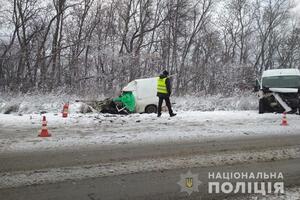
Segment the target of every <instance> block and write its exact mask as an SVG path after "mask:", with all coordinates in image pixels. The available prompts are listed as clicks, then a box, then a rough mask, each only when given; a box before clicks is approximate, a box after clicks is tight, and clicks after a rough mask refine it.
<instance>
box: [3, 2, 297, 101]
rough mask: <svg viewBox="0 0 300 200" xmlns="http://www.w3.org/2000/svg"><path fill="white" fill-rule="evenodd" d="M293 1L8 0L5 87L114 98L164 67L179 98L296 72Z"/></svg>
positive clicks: (245, 87)
mask: <svg viewBox="0 0 300 200" xmlns="http://www.w3.org/2000/svg"><path fill="white" fill-rule="evenodd" d="M292 7H293V2H289V1H286V0H166V1H160V0H106V1H104V0H68V1H67V0H48V1H44V0H4V1H2V3H1V4H0V11H1V14H0V30H1V34H0V91H3V92H7V91H14V92H19V91H20V92H24V93H26V92H30V91H36V90H39V91H45V92H51V91H55V90H56V89H57V88H66V89H68V90H69V91H72V92H75V93H80V94H85V93H87V92H97V93H99V94H111V93H112V92H113V91H116V90H118V89H120V87H122V86H124V84H126V83H128V82H129V81H131V80H133V79H136V78H146V77H153V76H157V75H158V74H159V73H160V72H161V71H162V70H164V69H166V70H168V71H169V72H170V74H176V75H175V76H174V77H173V78H172V81H173V88H174V91H175V93H176V94H178V95H181V94H191V93H192V94H195V93H199V94H217V93H222V94H226V95H229V94H231V93H233V92H237V91H238V92H239V91H244V90H249V89H251V87H252V83H253V82H254V80H255V77H258V76H259V75H261V73H262V71H263V70H266V69H273V68H298V67H299V66H300V65H299V62H300V48H299V47H300V40H299V36H300V29H299V28H298V26H297V24H298V22H297V17H296V16H294V15H293V14H292V13H291V8H292Z"/></svg>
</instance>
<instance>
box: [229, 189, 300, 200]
mask: <svg viewBox="0 0 300 200" xmlns="http://www.w3.org/2000/svg"><path fill="white" fill-rule="evenodd" d="M299 199H300V187H293V188H288V189H285V191H284V194H276V195H275V194H274V195H266V196H255V195H251V196H247V197H239V198H233V199H232V198H230V199H228V200H299Z"/></svg>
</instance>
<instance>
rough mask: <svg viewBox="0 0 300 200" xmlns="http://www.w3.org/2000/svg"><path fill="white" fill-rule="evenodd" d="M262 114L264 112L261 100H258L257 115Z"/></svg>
mask: <svg viewBox="0 0 300 200" xmlns="http://www.w3.org/2000/svg"><path fill="white" fill-rule="evenodd" d="M264 112H265V108H264V102H263V100H262V99H260V100H259V103H258V113H259V114H263V113H264Z"/></svg>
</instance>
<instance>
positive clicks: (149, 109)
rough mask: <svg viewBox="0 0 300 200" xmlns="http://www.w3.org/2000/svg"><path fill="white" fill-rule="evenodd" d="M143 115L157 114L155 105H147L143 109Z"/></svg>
mask: <svg viewBox="0 0 300 200" xmlns="http://www.w3.org/2000/svg"><path fill="white" fill-rule="evenodd" d="M145 113H157V106H156V105H148V106H147V107H146V108H145Z"/></svg>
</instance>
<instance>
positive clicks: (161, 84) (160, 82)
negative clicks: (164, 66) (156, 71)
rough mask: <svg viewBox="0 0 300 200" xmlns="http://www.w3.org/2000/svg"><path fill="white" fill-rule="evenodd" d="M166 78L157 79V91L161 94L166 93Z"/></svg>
mask: <svg viewBox="0 0 300 200" xmlns="http://www.w3.org/2000/svg"><path fill="white" fill-rule="evenodd" d="M166 80H167V78H159V77H158V79H157V92H158V93H161V94H168V90H167V84H166Z"/></svg>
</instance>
